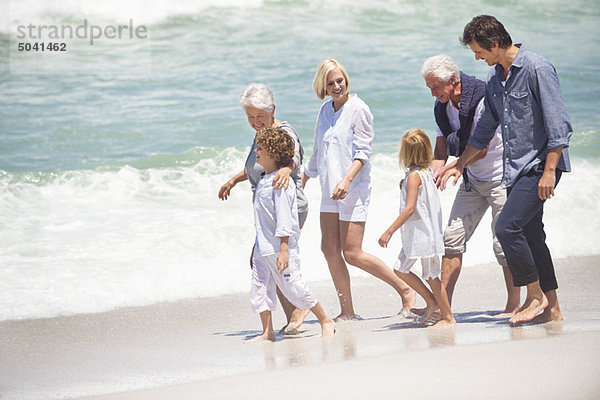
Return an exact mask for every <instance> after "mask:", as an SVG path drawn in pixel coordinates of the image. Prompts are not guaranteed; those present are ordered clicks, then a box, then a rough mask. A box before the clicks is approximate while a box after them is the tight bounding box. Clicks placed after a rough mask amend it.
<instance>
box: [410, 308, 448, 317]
mask: <svg viewBox="0 0 600 400" xmlns="http://www.w3.org/2000/svg"><path fill="white" fill-rule="evenodd" d="M426 310H427V307H423V308H411V309H410V312H411V313H413V314H416V315H418V316H419V317H422V316H423V315H425V311H426ZM441 315H442V314H441V312H440V309H439V308H438V309H437V310H435V311H434V312H433V314H432V315H431V316H432V317H433V318H437V319H440V317H441Z"/></svg>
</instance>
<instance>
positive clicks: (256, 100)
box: [219, 83, 310, 333]
mask: <svg viewBox="0 0 600 400" xmlns="http://www.w3.org/2000/svg"><path fill="white" fill-rule="evenodd" d="M240 106H241V107H242V109H243V110H244V112H245V113H246V117H247V118H248V123H249V124H250V126H251V127H252V128H253V129H254V130H255V131H256V132H258V131H259V130H261V129H263V128H271V127H273V128H282V129H283V130H284V131H286V132H287V133H288V134H289V135H290V137H291V138H292V139H293V140H294V144H295V149H294V158H293V160H292V161H291V163H290V164H289V165H288V166H284V167H282V168H280V169H279V170H278V171H277V173H276V174H275V177H274V178H273V185H274V186H275V189H281V188H282V187H286V188H287V185H288V181H289V179H290V178H292V179H293V180H294V182H295V183H296V196H297V201H298V221H299V223H300V228H302V226H303V225H304V222H305V221H306V216H307V215H308V200H307V198H306V196H305V194H304V191H303V190H302V182H301V177H300V166H301V164H302V157H303V153H304V150H303V149H302V145H301V144H300V139H299V138H298V133H297V132H296V130H295V129H294V128H293V127H292V125H290V124H289V123H288V122H286V121H280V120H278V119H277V118H275V102H274V98H273V92H271V90H270V89H269V88H268V87H267V86H266V85H264V84H262V83H251V84H250V85H248V86H247V87H246V89H244V91H243V92H242V94H241V96H240ZM256 146H257V145H256V140H253V141H252V146H251V148H250V152H249V153H248V157H247V158H246V163H245V166H244V169H243V170H241V171H240V172H238V173H237V174H236V175H234V176H233V177H232V178H231V179H229V180H228V181H227V182H225V184H224V185H223V186H221V189H220V190H219V198H220V199H221V200H227V198H228V197H229V195H230V193H231V189H233V187H234V186H235V185H236V184H238V183H240V182H243V181H245V180H248V181H249V182H250V186H251V188H252V192H253V197H254V191H255V189H256V185H257V183H258V181H259V180H260V178H261V175H262V173H263V172H264V168H263V167H262V166H260V165H259V164H258V163H257V162H256V153H255V152H254V150H255V148H256ZM252 251H254V248H253V249H252ZM251 259H252V258H251ZM277 296H278V298H279V301H280V302H281V306H282V308H283V310H284V312H285V315H286V318H287V322H288V324H287V326H286V328H285V333H295V332H296V331H297V329H298V328H299V327H300V325H302V322H303V320H304V318H305V317H306V315H307V314H308V312H309V311H310V310H298V309H295V307H294V306H293V305H292V304H291V303H290V302H289V301H288V300H287V299H286V298H285V297H284V296H283V294H282V293H281V291H280V290H279V288H277Z"/></svg>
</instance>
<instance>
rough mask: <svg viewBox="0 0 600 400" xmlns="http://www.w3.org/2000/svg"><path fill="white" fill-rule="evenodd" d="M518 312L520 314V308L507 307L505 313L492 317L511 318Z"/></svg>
mask: <svg viewBox="0 0 600 400" xmlns="http://www.w3.org/2000/svg"><path fill="white" fill-rule="evenodd" d="M517 312H519V306H516V307H514V308H513V307H508V306H506V308H505V309H504V311H502V312H501V313H499V314H494V315H492V317H493V318H510V317H512V316H513V315H515V314H516V313H517Z"/></svg>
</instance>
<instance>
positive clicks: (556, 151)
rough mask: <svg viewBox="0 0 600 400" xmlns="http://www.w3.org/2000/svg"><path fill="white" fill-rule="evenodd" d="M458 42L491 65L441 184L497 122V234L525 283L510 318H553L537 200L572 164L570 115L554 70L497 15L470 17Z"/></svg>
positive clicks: (517, 280)
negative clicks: (467, 132)
mask: <svg viewBox="0 0 600 400" xmlns="http://www.w3.org/2000/svg"><path fill="white" fill-rule="evenodd" d="M461 42H462V43H463V45H465V46H469V47H470V48H471V50H472V51H473V53H474V54H475V59H477V60H480V59H483V60H485V61H486V62H487V63H488V65H490V66H494V68H493V69H492V70H491V71H490V74H489V75H488V80H487V83H486V90H485V98H484V111H483V113H482V115H481V118H480V120H479V122H478V123H477V126H476V128H475V131H474V133H473V136H472V137H471V139H470V140H469V144H468V145H467V146H466V148H465V151H464V152H463V154H462V155H461V157H460V158H459V160H458V162H457V164H456V166H455V167H454V168H452V169H450V170H448V171H447V172H446V173H445V175H444V177H443V179H442V187H444V186H445V185H446V182H447V181H448V179H450V178H451V177H454V182H455V183H456V179H458V177H459V176H461V175H462V171H463V169H464V166H465V165H466V164H467V163H468V161H469V160H471V159H472V158H473V157H475V156H477V154H478V153H479V152H480V151H481V150H483V149H485V148H486V146H487V144H488V142H489V141H490V139H491V138H492V137H493V135H494V131H495V130H496V128H497V127H498V125H500V128H501V130H502V138H503V141H504V173H503V183H504V184H505V185H506V186H507V194H508V198H507V200H506V204H505V205H504V208H503V209H502V212H501V213H500V216H499V218H498V221H497V223H496V236H497V237H498V240H500V244H501V245H502V248H503V250H504V254H505V255H506V259H507V261H508V265H509V267H510V270H511V274H512V276H513V282H514V284H515V285H516V286H527V297H526V299H525V302H524V304H523V306H522V307H521V309H520V310H519V312H517V313H516V314H515V315H514V316H513V317H512V318H510V322H511V323H513V324H516V323H520V322H525V321H535V322H546V321H560V320H562V319H563V316H562V313H561V311H560V306H559V303H558V298H557V295H556V289H557V288H558V284H557V281H556V275H555V273H554V265H553V263H552V258H551V256H550V251H549V250H548V247H547V246H546V234H545V232H544V225H543V223H542V216H543V209H544V202H545V201H546V200H548V199H550V198H551V197H552V196H553V195H554V187H555V186H556V184H557V183H558V181H559V179H560V177H561V175H562V173H563V172H569V171H570V170H571V166H570V161H569V153H568V150H567V147H568V146H569V139H570V137H571V134H572V128H571V121H570V118H569V115H568V114H567V110H566V107H565V104H564V100H563V97H562V93H561V91H560V85H559V82H558V77H557V75H556V70H555V69H554V67H553V66H552V64H551V63H550V62H549V61H548V60H546V59H545V58H543V57H541V56H539V55H537V54H535V53H532V52H530V51H528V50H526V49H525V47H524V46H521V45H519V44H513V43H512V39H511V37H510V35H509V34H508V32H507V31H506V29H505V28H504V26H503V25H502V24H501V23H500V21H498V20H497V19H496V18H494V17H492V16H489V15H480V16H477V17H475V18H473V19H472V20H471V22H469V23H468V24H467V25H466V26H465V29H464V32H463V36H462V38H461ZM540 313H541V314H540ZM538 314H539V315H538Z"/></svg>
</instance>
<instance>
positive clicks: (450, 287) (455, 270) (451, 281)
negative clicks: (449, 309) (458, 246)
mask: <svg viewBox="0 0 600 400" xmlns="http://www.w3.org/2000/svg"><path fill="white" fill-rule="evenodd" d="M461 268H462V253H458V254H446V255H445V256H443V257H442V286H443V287H444V288H446V295H447V296H448V304H450V305H452V295H453V294H454V287H455V286H456V282H457V281H458V277H459V275H460V271H461Z"/></svg>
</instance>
